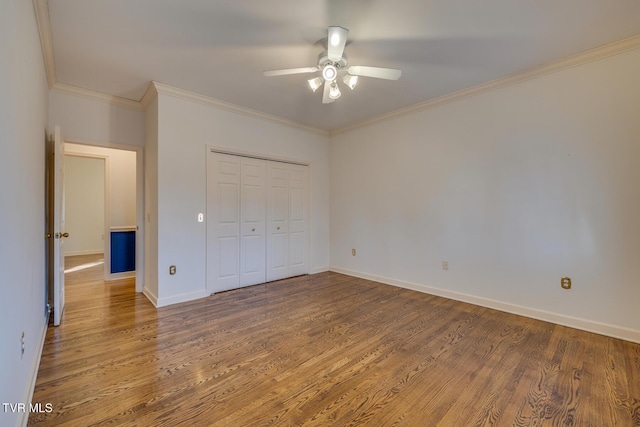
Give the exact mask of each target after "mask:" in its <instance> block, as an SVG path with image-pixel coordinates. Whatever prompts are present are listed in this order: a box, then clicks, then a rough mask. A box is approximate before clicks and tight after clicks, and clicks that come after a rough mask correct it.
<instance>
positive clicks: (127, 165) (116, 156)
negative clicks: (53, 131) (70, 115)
mask: <svg viewBox="0 0 640 427" xmlns="http://www.w3.org/2000/svg"><path fill="white" fill-rule="evenodd" d="M64 146H65V152H66V153H68V154H73V155H75V156H82V155H87V156H100V157H103V158H105V159H107V171H106V174H107V176H108V180H109V182H108V185H107V187H108V189H109V195H110V197H109V201H108V206H109V216H108V218H107V220H108V221H109V224H107V226H108V227H129V226H135V225H136V185H135V183H136V152H135V151H128V150H118V149H115V148H105V147H96V146H93V145H83V144H74V143H66V144H65V145H64ZM85 159H86V158H85Z"/></svg>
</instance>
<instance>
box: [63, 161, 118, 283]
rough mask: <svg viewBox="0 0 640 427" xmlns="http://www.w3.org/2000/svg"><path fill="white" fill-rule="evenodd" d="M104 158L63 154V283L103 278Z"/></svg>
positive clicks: (104, 225) (104, 228)
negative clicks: (66, 235)
mask: <svg viewBox="0 0 640 427" xmlns="http://www.w3.org/2000/svg"><path fill="white" fill-rule="evenodd" d="M107 159H108V157H107V156H106V155H104V154H103V155H97V154H82V155H79V154H66V155H65V160H64V176H65V181H64V203H65V222H66V224H65V225H66V231H67V232H68V233H69V237H68V238H67V239H66V241H65V263H64V268H65V282H67V283H68V284H69V283H73V282H74V281H78V280H91V281H96V280H104V279H105V278H106V276H105V275H104V272H105V267H104V265H105V262H104V251H105V244H104V241H105V230H106V222H105V210H106V206H107V203H106V196H107V194H106V192H107V190H106V188H105V186H106V179H105V176H106V163H107Z"/></svg>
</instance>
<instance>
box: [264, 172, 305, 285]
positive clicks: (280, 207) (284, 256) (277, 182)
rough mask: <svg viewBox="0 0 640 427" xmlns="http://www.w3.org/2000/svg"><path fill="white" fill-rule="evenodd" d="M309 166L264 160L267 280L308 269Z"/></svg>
mask: <svg viewBox="0 0 640 427" xmlns="http://www.w3.org/2000/svg"><path fill="white" fill-rule="evenodd" d="M307 174H308V167H307V166H301V165H293V164H288V163H280V162H272V161H269V162H267V177H268V178H267V180H268V184H267V281H272V280H278V279H283V278H286V277H292V276H297V275H300V274H306V273H308V272H309V269H308V265H307V263H308V261H307V258H308V257H307V248H308V238H309V233H308V222H309V220H308V200H307V197H308V196H307V185H308V184H307V180H308V176H307Z"/></svg>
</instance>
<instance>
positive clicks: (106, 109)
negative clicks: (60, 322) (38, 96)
mask: <svg viewBox="0 0 640 427" xmlns="http://www.w3.org/2000/svg"><path fill="white" fill-rule="evenodd" d="M56 125H59V126H60V129H61V132H62V136H63V138H64V139H65V140H66V141H67V142H71V143H76V144H75V145H78V146H80V147H85V146H86V147H89V146H94V147H104V148H113V149H119V150H125V151H135V153H136V157H135V158H136V169H135V170H136V176H135V178H132V177H131V176H130V175H129V174H122V173H121V172H117V170H116V172H114V173H116V175H115V179H116V180H117V179H120V180H122V181H124V182H128V183H135V188H136V199H135V208H136V209H135V212H136V219H135V223H131V222H130V218H129V217H128V216H127V214H126V213H125V212H123V211H121V212H118V211H114V212H112V215H113V222H112V224H114V225H118V226H120V225H122V226H132V225H136V226H138V227H139V229H138V232H137V233H136V237H137V241H136V291H138V292H142V289H143V286H144V253H145V247H144V233H145V229H144V150H143V147H144V146H145V140H144V137H145V135H144V133H145V114H144V112H143V111H139V110H135V109H131V108H126V107H123V106H119V105H112V104H109V103H108V102H106V101H104V100H101V99H94V98H88V97H85V96H81V95H77V94H71V93H66V92H61V91H58V90H52V91H50V93H49V127H50V129H53V127H54V126H56ZM87 144H89V145H87ZM126 170H129V169H128V168H127V169H126ZM127 188H132V187H128V186H127ZM128 206H129V207H131V206H133V205H128ZM105 244H106V246H108V240H105Z"/></svg>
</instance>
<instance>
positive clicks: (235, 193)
mask: <svg viewBox="0 0 640 427" xmlns="http://www.w3.org/2000/svg"><path fill="white" fill-rule="evenodd" d="M240 169H241V158H240V157H237V156H230V155H227V154H219V153H209V164H208V168H207V175H208V176H207V290H208V291H209V292H210V293H214V292H220V291H226V290H229V289H234V288H237V287H238V286H240Z"/></svg>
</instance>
